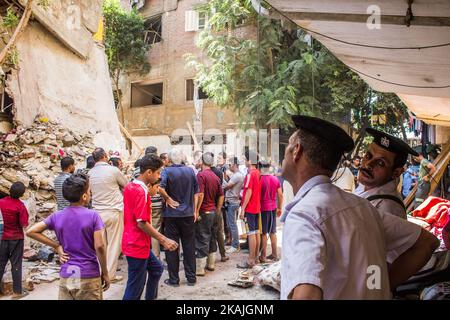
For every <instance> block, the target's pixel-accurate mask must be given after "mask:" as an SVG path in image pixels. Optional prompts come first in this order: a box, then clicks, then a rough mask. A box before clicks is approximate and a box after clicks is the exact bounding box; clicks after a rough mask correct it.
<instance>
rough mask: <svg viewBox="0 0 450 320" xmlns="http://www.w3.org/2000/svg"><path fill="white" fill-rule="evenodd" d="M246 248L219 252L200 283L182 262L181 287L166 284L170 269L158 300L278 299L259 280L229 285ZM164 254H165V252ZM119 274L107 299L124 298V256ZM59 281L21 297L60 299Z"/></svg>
mask: <svg viewBox="0 0 450 320" xmlns="http://www.w3.org/2000/svg"><path fill="white" fill-rule="evenodd" d="M246 254H247V251H245V250H243V251H241V252H239V253H234V254H231V255H229V257H230V260H228V261H227V262H220V255H219V254H217V260H216V270H215V271H214V272H207V274H206V276H204V277H198V278H197V285H196V286H194V287H190V286H188V285H187V284H186V279H185V277H184V271H183V264H182V262H181V264H180V287H178V288H173V287H170V286H167V285H166V284H164V280H165V279H167V278H168V273H167V270H165V271H164V274H163V276H162V278H161V281H160V284H159V296H158V299H159V300H274V299H279V293H278V292H277V291H275V290H273V289H271V288H267V287H262V286H261V285H259V284H258V283H256V284H255V285H254V286H253V287H252V288H248V289H241V288H236V287H232V286H229V285H228V284H227V283H228V282H229V281H231V280H234V279H235V278H236V277H237V276H238V274H239V272H241V271H243V270H242V269H238V268H236V264H237V263H239V262H240V261H243V260H244V259H245V257H246ZM163 255H164V254H163ZM119 268H120V271H119V272H118V274H119V275H122V276H124V279H123V280H122V281H120V282H118V283H113V284H111V287H110V289H109V290H108V291H106V292H105V293H104V299H105V300H121V299H122V296H123V293H124V290H125V285H126V276H127V263H126V260H125V259H121V260H120V261H119ZM58 283H59V281H58V280H56V281H53V282H51V283H41V284H37V285H35V288H34V290H33V291H31V292H30V294H29V295H28V296H26V297H24V298H23V299H22V300H57V299H58ZM9 299H11V297H10V296H3V297H0V300H9Z"/></svg>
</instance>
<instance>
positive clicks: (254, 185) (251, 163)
mask: <svg viewBox="0 0 450 320" xmlns="http://www.w3.org/2000/svg"><path fill="white" fill-rule="evenodd" d="M246 159H247V163H246V166H247V168H248V174H247V176H246V177H245V179H244V185H243V195H242V204H241V214H240V216H239V217H240V219H244V218H245V222H246V226H247V228H248V231H247V239H248V247H249V255H248V259H247V261H246V262H243V263H240V264H238V265H237V267H238V268H244V269H245V268H253V266H254V265H255V264H256V259H257V258H258V252H259V247H260V243H261V237H260V231H259V226H260V225H259V221H260V215H261V182H260V173H259V171H258V169H257V168H256V165H257V163H258V156H257V154H255V153H254V152H251V151H250V152H248V153H247V154H246Z"/></svg>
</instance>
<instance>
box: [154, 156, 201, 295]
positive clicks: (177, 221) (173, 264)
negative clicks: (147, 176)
mask: <svg viewBox="0 0 450 320" xmlns="http://www.w3.org/2000/svg"><path fill="white" fill-rule="evenodd" d="M169 160H170V162H171V163H172V165H171V166H170V167H167V168H165V169H164V175H162V177H161V183H160V185H159V186H160V187H159V192H160V193H161V195H162V196H163V198H164V200H165V207H164V210H163V214H162V217H163V219H164V235H165V236H166V237H168V238H169V239H172V240H174V241H175V242H177V243H178V244H179V243H180V240H181V244H182V246H183V264H184V272H185V275H186V278H187V281H188V285H195V283H196V281H197V278H196V275H195V232H194V223H195V221H196V219H197V214H196V212H195V211H196V210H195V208H197V201H198V192H199V190H198V183H197V179H196V177H195V173H194V170H193V169H191V168H189V167H187V166H185V165H184V164H182V161H183V154H182V153H181V152H180V151H178V150H172V151H170V152H169ZM165 254H166V262H167V268H168V270H169V279H167V280H165V281H164V283H165V284H167V285H170V286H174V287H178V286H179V285H180V277H179V274H178V272H179V266H180V255H179V250H176V251H166V252H165Z"/></svg>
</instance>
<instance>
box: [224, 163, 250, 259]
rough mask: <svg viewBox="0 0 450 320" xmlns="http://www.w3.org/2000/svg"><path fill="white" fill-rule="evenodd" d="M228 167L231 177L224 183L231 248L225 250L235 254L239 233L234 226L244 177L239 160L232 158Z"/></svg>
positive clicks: (237, 247)
mask: <svg viewBox="0 0 450 320" xmlns="http://www.w3.org/2000/svg"><path fill="white" fill-rule="evenodd" d="M228 166H229V168H230V171H231V172H232V175H231V177H230V179H229V180H228V182H225V183H224V191H225V203H226V211H227V224H228V229H230V233H231V247H230V248H229V249H228V250H227V253H235V252H239V251H240V248H239V231H238V227H237V224H236V218H237V214H238V212H239V205H240V202H241V200H240V193H241V189H242V184H243V183H244V178H245V177H244V175H243V174H242V173H241V172H240V171H239V159H238V158H237V157H234V158H232V159H231V163H229V165H228Z"/></svg>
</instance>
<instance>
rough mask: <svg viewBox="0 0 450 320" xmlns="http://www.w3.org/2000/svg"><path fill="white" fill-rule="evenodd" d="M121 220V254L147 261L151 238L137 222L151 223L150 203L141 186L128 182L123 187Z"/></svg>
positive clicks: (148, 195) (148, 196) (146, 193)
mask: <svg viewBox="0 0 450 320" xmlns="http://www.w3.org/2000/svg"><path fill="white" fill-rule="evenodd" d="M123 218H124V230H123V236H122V252H123V254H124V255H125V256H127V257H131V258H136V259H147V258H148V257H149V255H150V248H151V238H150V236H149V235H147V234H146V233H145V232H144V231H142V229H141V228H139V226H138V221H146V222H149V223H151V222H152V201H151V198H150V194H149V193H148V192H146V191H145V189H144V186H143V185H140V184H138V183H135V182H130V183H128V184H127V185H126V186H125V188H124V190H123Z"/></svg>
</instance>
